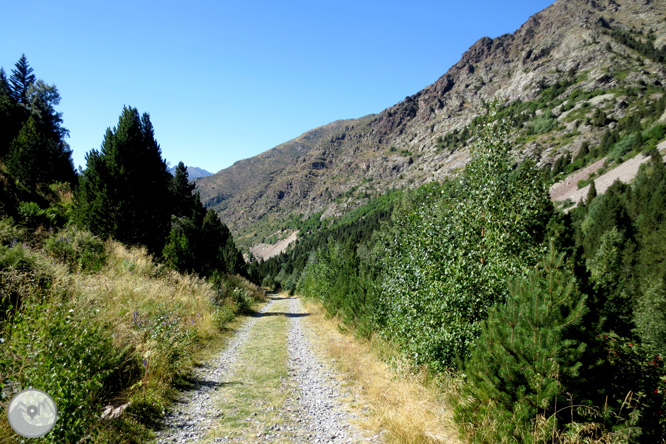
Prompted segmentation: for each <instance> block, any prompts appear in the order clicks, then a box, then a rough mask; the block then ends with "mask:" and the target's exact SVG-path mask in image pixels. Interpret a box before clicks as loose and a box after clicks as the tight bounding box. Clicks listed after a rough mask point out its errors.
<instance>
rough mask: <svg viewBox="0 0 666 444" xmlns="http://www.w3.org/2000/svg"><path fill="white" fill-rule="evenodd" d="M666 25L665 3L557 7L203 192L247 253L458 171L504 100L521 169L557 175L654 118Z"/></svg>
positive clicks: (605, 1) (588, 2) (223, 174)
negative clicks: (282, 226)
mask: <svg viewBox="0 0 666 444" xmlns="http://www.w3.org/2000/svg"><path fill="white" fill-rule="evenodd" d="M665 18H666V2H665V1H664V0H659V1H650V0H598V1H593V0H558V1H557V2H555V3H554V4H553V5H551V6H550V7H548V8H546V9H545V10H543V11H541V12H539V13H537V14H535V15H534V16H532V17H531V18H530V19H529V20H528V21H527V22H526V23H525V24H524V25H523V26H521V27H520V29H518V30H517V31H516V32H514V33H513V34H506V35H503V36H500V37H497V38H495V39H490V38H488V37H484V38H482V39H480V40H479V41H477V42H476V43H475V44H474V45H473V46H472V47H471V48H470V49H469V50H468V51H467V52H465V53H464V54H463V56H462V57H461V59H460V61H459V62H458V63H456V64H455V65H454V66H452V67H451V68H450V69H449V70H448V72H447V73H446V74H444V75H443V76H442V77H441V78H439V79H438V80H437V81H436V82H435V83H434V84H432V85H430V86H428V87H426V88H425V89H423V90H422V91H420V92H418V93H416V94H414V95H412V96H410V97H406V98H405V100H404V101H402V102H400V103H398V104H396V105H394V106H392V107H390V108H387V109H386V110H384V111H382V112H381V113H379V114H377V115H370V116H366V117H364V118H361V119H357V120H348V121H343V122H335V123H333V124H330V125H327V126H324V127H321V128H318V129H316V130H313V131H311V132H308V133H305V134H304V135H303V136H301V137H299V138H297V139H294V140H292V141H290V142H287V143H286V144H283V145H280V146H279V147H276V148H274V149H273V150H269V151H267V152H265V153H263V154H261V155H259V156H257V157H254V158H252V159H246V160H243V161H240V162H237V163H236V164H234V165H233V166H232V167H230V168H228V169H226V170H223V171H220V172H219V173H218V174H215V175H213V176H210V177H207V178H203V179H200V180H197V188H198V190H199V191H200V193H201V196H202V199H203V200H204V202H205V203H206V205H207V206H210V207H212V208H214V209H215V210H217V211H218V212H219V213H220V215H221V216H222V218H223V219H224V220H225V222H226V223H227V224H228V225H229V227H230V228H231V229H232V231H234V234H235V235H238V236H239V242H240V243H243V242H244V241H243V239H248V240H249V239H250V238H253V239H254V237H252V235H254V234H255V233H256V232H262V231H263V232H264V233H267V231H266V230H267V227H274V226H276V224H277V221H280V220H284V218H285V217H287V216H289V215H294V214H295V215H304V216H310V215H312V214H315V213H319V212H323V216H322V217H327V216H331V215H339V214H343V213H344V212H346V211H348V210H349V209H351V208H354V207H355V206H358V205H359V204H362V203H364V202H366V201H367V199H368V198H369V197H371V196H374V195H377V194H378V193H381V192H383V191H385V190H386V189H389V188H391V187H403V186H416V185H419V184H421V183H424V182H427V181H432V180H442V179H444V178H445V177H447V176H450V175H452V174H455V173H456V172H457V171H459V170H460V169H461V168H462V167H464V164H465V162H466V160H467V157H468V151H467V148H466V145H467V142H468V141H469V139H470V137H472V135H473V126H474V124H475V119H478V118H479V116H481V115H483V114H484V113H485V104H486V103H487V102H490V101H493V100H496V99H500V100H505V101H506V102H505V109H504V114H505V115H506V116H507V117H508V118H510V119H512V120H513V121H514V122H516V124H517V127H518V129H517V131H516V133H515V134H514V136H515V137H516V142H515V155H516V157H517V158H525V157H529V158H532V159H534V160H535V161H536V162H537V163H538V165H539V166H545V165H550V164H553V163H554V162H555V159H556V158H558V157H560V156H562V155H563V154H566V153H568V154H570V155H572V156H573V155H575V154H576V153H577V152H578V151H579V149H580V148H581V146H582V145H583V143H584V142H587V143H588V144H589V146H590V147H595V146H597V145H599V144H600V143H601V142H602V137H603V134H604V132H605V131H606V130H608V129H611V130H612V129H613V128H614V127H615V126H617V125H618V123H619V122H621V121H622V119H624V118H626V117H627V116H629V115H632V114H635V113H639V112H642V111H644V110H645V108H646V107H650V106H652V108H655V106H654V102H656V101H658V100H659V98H661V97H663V95H664V92H663V85H666V69H665V66H664V63H663V59H660V58H659V57H660V56H659V54H661V53H662V52H663V51H661V48H663V46H664V43H666V20H665ZM632 39H633V40H632ZM636 42H638V43H636ZM639 44H642V45H644V46H645V45H647V46H650V45H651V47H652V49H655V48H657V50H655V51H656V55H655V51H653V52H650V51H648V50H645V49H644V48H643V47H642V46H640V45H639ZM659 51H661V52H659ZM597 110H599V111H598V112H601V113H603V115H604V117H605V118H602V117H601V116H600V115H598V114H595V113H597ZM641 118H643V119H644V118H645V117H644V116H643V117H640V116H639V117H638V119H639V121H640V119H641ZM271 229H272V228H271ZM268 230H269V231H270V229H268Z"/></svg>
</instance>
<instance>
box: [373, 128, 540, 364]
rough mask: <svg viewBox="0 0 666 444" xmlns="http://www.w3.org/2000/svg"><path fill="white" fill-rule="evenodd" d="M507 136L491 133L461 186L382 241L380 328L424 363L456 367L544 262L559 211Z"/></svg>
mask: <svg viewBox="0 0 666 444" xmlns="http://www.w3.org/2000/svg"><path fill="white" fill-rule="evenodd" d="M506 134H507V129H506V127H505V126H504V124H502V122H497V123H495V124H493V125H489V126H487V127H486V128H485V129H484V131H483V134H482V135H481V137H480V138H479V141H478V142H477V144H476V145H475V148H474V150H473V151H472V159H471V161H470V163H469V164H468V166H467V168H466V170H465V173H464V174H463V177H462V180H461V182H460V184H457V185H454V184H450V185H449V189H448V190H447V192H443V191H442V192H440V194H439V196H437V195H431V196H428V197H426V198H425V199H424V202H423V203H422V204H419V205H415V207H414V208H409V207H407V208H405V211H404V212H399V213H398V214H397V215H396V220H395V222H394V226H393V229H391V230H390V231H389V232H387V233H385V234H384V235H383V237H382V238H381V242H382V246H383V251H382V252H381V254H379V255H378V256H380V257H382V263H381V266H382V274H381V276H380V278H379V279H378V285H377V289H376V290H375V292H376V294H377V298H378V299H377V306H378V308H377V311H376V313H375V322H376V324H377V325H378V328H379V329H380V331H381V332H382V334H383V335H385V336H386V337H388V338H391V339H392V340H395V341H396V342H398V343H399V344H400V345H401V347H402V348H403V351H404V352H405V353H406V354H407V356H408V357H409V358H410V359H412V360H413V361H414V362H415V363H417V364H422V363H427V364H429V365H431V366H432V367H434V368H436V369H441V368H443V367H447V366H452V365H454V364H455V362H456V359H457V357H459V356H464V355H466V354H467V351H468V348H469V346H470V345H471V344H472V343H473V341H474V340H475V338H476V337H477V336H478V334H479V332H480V325H481V323H482V321H483V320H485V318H486V317H487V314H488V311H489V310H490V308H491V307H492V306H494V305H495V304H497V303H499V302H502V301H504V299H505V297H506V295H507V283H506V277H507V276H516V275H520V274H522V273H523V272H524V271H525V270H526V267H528V266H529V265H530V264H533V263H535V261H536V258H537V257H538V256H539V254H540V251H541V247H540V244H541V242H542V240H543V231H544V229H545V226H546V223H547V221H548V219H549V217H550V215H551V213H552V204H551V203H550V200H549V199H548V195H547V193H546V190H545V187H544V185H543V183H542V182H541V180H540V176H539V173H538V171H537V170H536V169H535V168H534V167H533V165H531V164H529V163H525V164H522V165H521V166H519V167H518V168H517V169H515V170H514V169H513V168H512V166H511V165H510V163H509V158H508V152H509V144H508V142H507V140H506Z"/></svg>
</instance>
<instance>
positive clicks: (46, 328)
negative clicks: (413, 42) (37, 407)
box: [0, 223, 263, 443]
mask: <svg viewBox="0 0 666 444" xmlns="http://www.w3.org/2000/svg"><path fill="white" fill-rule="evenodd" d="M0 228H2V230H0V302H1V304H0V309H1V310H0V392H1V393H2V396H1V397H0V442H2V443H5V442H6V443H18V442H20V439H19V438H20V437H19V436H17V435H16V434H15V433H13V431H12V430H11V428H10V427H9V425H8V423H7V420H6V415H5V411H4V409H5V408H6V407H7V403H8V402H9V400H10V399H11V396H12V394H13V393H15V392H17V391H19V390H21V389H23V388H26V387H34V388H39V389H42V390H44V391H46V392H47V393H49V394H51V396H53V398H54V400H55V401H56V405H57V407H58V412H59V418H58V421H57V422H56V426H55V428H54V429H53V430H52V431H51V432H50V433H49V434H48V435H46V436H45V437H44V438H40V439H38V440H36V441H35V442H42V443H49V442H79V441H81V440H82V439H84V440H85V441H86V442H90V443H139V442H146V441H147V440H148V439H150V437H151V432H150V426H151V424H152V423H153V422H154V421H156V420H157V419H159V418H160V416H161V415H162V414H163V412H164V409H165V407H166V405H168V403H169V402H171V400H172V394H173V393H174V392H173V390H174V389H173V388H174V386H175V385H177V384H178V382H179V380H181V379H182V378H183V377H184V376H186V375H187V374H188V372H189V371H190V369H191V368H192V366H193V365H194V363H195V362H196V360H197V357H198V355H199V354H201V353H204V354H205V351H206V350H207V349H209V348H211V347H213V348H214V347H216V346H217V344H218V343H219V342H220V339H221V338H222V336H223V335H224V333H225V332H224V330H225V329H224V326H225V324H226V323H228V322H229V321H230V320H231V319H233V316H234V314H235V313H237V312H238V311H239V310H241V309H242V308H243V307H247V305H248V304H250V303H252V301H256V300H259V299H261V298H262V296H263V292H261V291H260V290H259V289H257V288H256V287H253V286H252V285H251V284H249V283H248V282H247V281H244V280H243V279H242V278H239V277H228V278H224V279H225V281H224V282H223V284H224V285H217V287H216V288H215V287H214V286H213V285H211V284H210V283H209V282H206V281H205V280H203V279H200V278H198V277H196V276H192V275H183V274H179V273H176V272H173V271H170V270H167V269H165V268H164V267H162V266H160V265H158V264H156V263H155V262H154V261H153V260H152V258H151V257H150V256H148V255H147V254H146V252H145V250H143V249H138V248H130V249H128V248H125V247H123V246H122V245H120V244H118V243H116V242H107V243H103V242H101V241H99V240H95V239H94V237H92V236H90V235H89V234H88V235H84V234H81V232H79V233H55V234H53V235H52V236H50V237H49V238H47V239H46V241H45V242H44V243H43V245H32V246H31V245H28V244H27V243H25V242H23V243H22V240H21V239H20V236H21V233H19V232H16V233H15V232H14V231H12V233H11V234H12V236H8V235H7V236H5V235H4V234H5V233H4V232H5V231H9V229H10V228H12V226H11V225H9V224H6V223H5V224H4V225H3V226H2V227H0ZM3 230H4V231H3ZM4 238H7V239H8V240H7V239H4ZM86 264H91V265H90V266H88V265H86ZM107 406H112V407H114V408H117V409H118V410H117V414H115V415H112V416H111V417H110V418H109V419H108V420H101V419H100V416H101V414H102V412H103V411H104V410H105V407H107Z"/></svg>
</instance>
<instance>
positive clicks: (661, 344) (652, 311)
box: [634, 278, 666, 356]
mask: <svg viewBox="0 0 666 444" xmlns="http://www.w3.org/2000/svg"><path fill="white" fill-rule="evenodd" d="M641 290H642V291H641V295H640V296H639V298H638V301H637V303H636V308H635V309H634V322H635V324H636V331H637V333H638V335H639V337H640V338H641V341H642V342H643V343H645V344H646V345H648V346H649V347H651V349H652V351H653V352H654V353H656V354H658V355H660V356H666V284H665V283H664V281H663V280H662V279H654V278H652V279H650V278H647V279H645V280H644V281H643V282H642V285H641Z"/></svg>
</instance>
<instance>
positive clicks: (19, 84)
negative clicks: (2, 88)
mask: <svg viewBox="0 0 666 444" xmlns="http://www.w3.org/2000/svg"><path fill="white" fill-rule="evenodd" d="M33 72H34V70H33V69H32V67H31V66H30V64H29V63H28V59H27V58H26V57H25V54H22V55H21V58H20V59H19V60H18V62H16V64H15V65H14V69H12V75H11V77H10V78H9V83H10V85H11V94H12V97H13V98H14V100H16V101H17V102H18V103H22V104H25V103H27V102H28V90H29V89H30V86H31V85H32V84H33V83H34V82H35V80H36V77H35V74H34V73H33Z"/></svg>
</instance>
